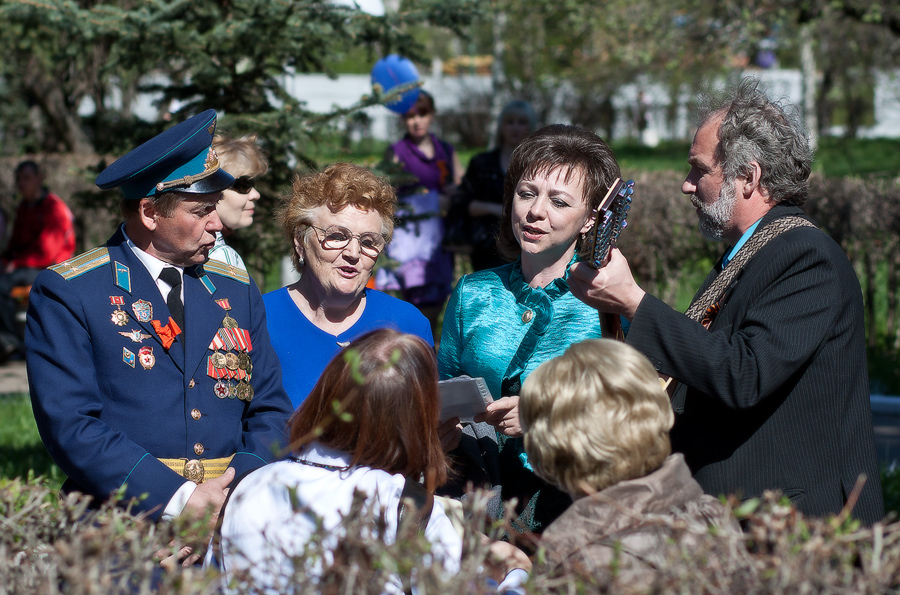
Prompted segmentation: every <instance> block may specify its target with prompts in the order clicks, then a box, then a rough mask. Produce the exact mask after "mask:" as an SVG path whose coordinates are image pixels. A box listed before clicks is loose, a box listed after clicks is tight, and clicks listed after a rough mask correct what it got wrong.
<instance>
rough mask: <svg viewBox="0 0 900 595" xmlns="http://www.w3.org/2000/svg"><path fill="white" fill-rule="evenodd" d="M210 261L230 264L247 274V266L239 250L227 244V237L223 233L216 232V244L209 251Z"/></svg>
mask: <svg viewBox="0 0 900 595" xmlns="http://www.w3.org/2000/svg"><path fill="white" fill-rule="evenodd" d="M209 259H210V260H218V261H219V262H224V263H225V264H230V265H232V266H235V267H237V268H239V269H241V270H242V271H244V272H245V273H246V272H247V266H246V265H245V264H244V259H243V258H241V255H240V254H238V253H237V250H235V249H234V248H232V247H231V246H229V245H228V244H226V243H225V237H224V236H223V235H222V232H221V231H217V232H216V243H215V244H214V245H213V247H212V248H210V250H209Z"/></svg>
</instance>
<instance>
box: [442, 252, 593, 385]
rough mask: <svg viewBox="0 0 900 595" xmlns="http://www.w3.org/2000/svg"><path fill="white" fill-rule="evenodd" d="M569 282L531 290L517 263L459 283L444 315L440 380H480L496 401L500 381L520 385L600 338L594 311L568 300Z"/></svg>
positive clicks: (478, 273)
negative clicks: (572, 348)
mask: <svg viewBox="0 0 900 595" xmlns="http://www.w3.org/2000/svg"><path fill="white" fill-rule="evenodd" d="M568 276H569V269H568V268H567V269H566V275H565V276H564V277H562V278H560V279H555V280H554V281H552V282H551V283H549V284H548V285H547V286H546V287H543V288H534V287H530V286H529V285H528V284H527V283H525V279H524V278H523V277H522V266H521V263H520V262H519V261H517V262H515V263H512V264H508V265H504V266H502V267H498V268H496V269H489V270H486V271H479V272H477V273H472V274H471V275H466V276H465V277H463V278H462V279H460V281H459V283H458V284H457V285H456V289H455V290H454V291H453V295H452V296H451V297H450V302H449V303H448V304H447V311H446V313H445V314H444V325H443V330H442V332H441V343H440V349H439V350H438V369H439V370H440V374H441V378H442V379H443V378H453V377H455V376H460V375H463V374H467V375H469V376H472V377H476V376H481V377H483V378H484V380H485V382H486V383H487V386H488V389H490V391H491V395H492V396H493V397H494V399H499V398H500V396H501V391H500V386H501V383H502V382H503V379H504V378H510V377H513V376H515V375H520V377H521V380H522V382H524V381H525V378H527V377H528V375H529V374H530V373H531V372H532V371H534V369H535V368H537V367H538V366H539V365H541V364H542V363H543V362H545V361H547V360H549V359H551V358H554V357H556V356H557V355H560V354H562V353H563V352H564V351H565V350H566V348H567V347H568V346H569V345H571V344H573V343H578V342H579V341H583V340H585V339H597V338H599V337H600V320H599V317H598V315H597V311H596V310H595V309H593V308H591V307H590V306H588V305H586V304H585V303H584V302H582V301H580V300H579V299H578V298H576V297H575V296H574V295H572V292H571V291H570V290H569V284H568V283H567V282H566V278H567V277H568ZM520 345H521V346H522V348H521V349H520V348H519V347H520ZM517 352H518V356H519V357H516V355H517Z"/></svg>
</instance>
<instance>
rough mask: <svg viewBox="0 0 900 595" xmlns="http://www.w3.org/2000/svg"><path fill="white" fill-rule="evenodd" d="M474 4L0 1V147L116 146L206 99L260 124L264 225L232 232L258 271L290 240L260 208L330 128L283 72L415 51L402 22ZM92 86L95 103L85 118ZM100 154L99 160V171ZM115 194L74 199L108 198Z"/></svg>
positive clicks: (139, 138)
mask: <svg viewBox="0 0 900 595" xmlns="http://www.w3.org/2000/svg"><path fill="white" fill-rule="evenodd" d="M474 7H475V3H474V1H473V0H410V1H408V2H405V3H404V4H403V6H402V8H401V10H400V11H398V12H394V13H389V14H387V15H385V16H380V17H379V16H372V15H369V14H366V13H364V12H362V11H361V10H359V9H357V8H355V7H348V6H340V5H336V4H333V3H331V2H328V1H326V0H140V1H139V0H106V1H97V0H0V19H2V21H3V23H4V26H3V27H0V52H2V54H3V55H4V57H5V60H4V61H2V63H0V75H2V77H3V81H4V85H3V86H2V89H0V99H2V101H0V126H2V133H3V138H4V139H6V140H7V145H8V146H7V147H6V150H7V152H15V153H21V152H41V151H60V152H73V153H82V154H83V153H96V154H99V155H110V156H119V155H121V154H123V153H124V152H125V151H127V150H128V149H130V148H132V147H134V146H136V145H137V144H139V143H140V142H143V141H145V140H147V139H149V138H150V137H152V136H153V135H155V134H157V133H158V132H160V131H161V130H162V129H163V128H164V127H165V126H167V125H168V122H169V121H180V120H183V119H185V118H187V117H188V116H190V115H193V114H195V113H198V112H199V111H201V110H203V109H208V108H213V109H215V110H217V112H218V113H219V115H220V123H219V129H220V130H226V131H227V132H229V133H231V134H235V135H240V134H245V133H250V132H256V133H257V134H259V138H260V140H261V143H262V145H263V147H264V148H265V149H266V150H267V152H268V153H269V157H270V161H271V166H272V167H271V168H270V173H269V174H268V175H267V176H266V178H265V179H263V180H262V183H263V188H262V190H263V193H264V197H265V199H264V200H263V201H261V205H260V209H259V210H258V217H257V219H258V223H257V224H256V225H255V226H254V227H253V228H252V230H253V231H252V233H248V232H244V233H239V234H238V235H236V236H235V238H234V240H233V243H234V244H235V245H236V246H237V247H238V249H239V250H240V251H241V252H242V253H244V255H245V259H246V260H248V264H249V265H250V266H251V268H253V269H255V272H257V273H260V272H263V271H265V269H266V268H267V266H268V265H269V264H270V263H271V262H272V261H273V260H274V258H273V257H274V254H276V253H280V252H283V251H286V250H287V245H286V243H285V242H284V240H282V239H281V238H280V237H278V234H277V233H275V231H274V229H273V226H272V223H271V218H270V217H267V216H266V215H267V214H268V213H269V211H270V210H271V208H272V202H273V201H272V198H273V197H274V196H276V195H278V194H279V193H281V192H283V191H284V190H285V189H286V188H287V186H288V184H289V181H290V178H291V176H292V172H293V171H294V169H295V167H296V166H297V165H298V164H301V165H305V166H315V165H316V164H315V163H314V160H313V159H312V158H311V157H310V149H311V148H312V147H313V146H314V142H315V141H316V140H317V139H318V138H320V137H322V136H323V134H326V133H328V132H329V131H330V130H332V124H331V123H330V122H329V121H328V119H327V118H321V117H319V116H316V115H314V114H311V113H309V112H308V111H307V110H306V109H305V108H304V105H303V103H302V102H301V101H299V100H298V99H296V98H294V97H292V96H291V95H289V94H288V93H287V92H286V91H285V89H284V87H283V82H284V80H285V78H286V77H288V76H290V75H292V74H295V73H306V72H324V73H327V74H333V66H334V65H336V64H338V63H340V62H341V61H342V60H343V59H344V58H345V57H346V56H347V55H348V54H349V53H353V54H354V55H356V56H358V55H359V53H360V51H362V52H364V54H365V55H367V56H368V57H369V58H370V60H369V61H370V63H374V62H375V61H376V60H377V59H379V58H381V57H382V56H384V55H386V54H388V53H391V52H396V53H401V54H404V55H407V56H411V57H414V58H415V57H418V58H423V57H424V53H423V47H422V45H421V44H420V43H419V42H417V41H416V40H415V39H414V38H413V36H412V35H411V34H410V33H409V29H410V27H411V26H413V25H422V24H428V25H429V26H431V27H447V28H450V29H452V30H453V31H455V32H456V33H457V34H461V33H462V30H463V28H464V27H466V26H467V25H468V24H469V23H470V21H471V19H472V16H473V15H474V14H475V13H476V11H475V8H474ZM138 92H153V93H156V95H155V96H156V97H158V99H157V100H156V104H155V105H156V107H157V108H158V110H159V115H160V118H159V119H158V121H154V122H143V121H140V120H138V119H137V118H136V117H135V116H134V115H133V114H132V112H131V105H132V103H131V100H132V99H134V98H135V97H136V95H137V93H138ZM86 98H87V99H90V100H92V101H93V104H94V107H95V111H94V113H93V114H92V115H90V116H88V117H81V116H80V115H79V113H78V109H79V107H80V106H81V105H82V102H83V100H84V99H86ZM353 99H360V98H353ZM374 102H375V99H374V98H373V99H369V100H368V101H362V102H361V103H360V105H365V104H367V103H368V104H371V103H374ZM10 145H12V146H10ZM107 163H108V159H107V160H101V159H99V158H98V163H97V167H96V169H97V170H99V169H101V168H102V167H103V166H105V165H106V164H107ZM91 173H95V172H87V174H86V175H89V174H91ZM116 197H117V194H116V193H110V194H109V195H108V196H107V197H106V198H105V199H102V200H99V199H97V197H96V196H90V197H82V198H81V199H79V198H77V197H76V200H75V203H76V205H75V206H78V205H77V203H78V201H79V200H82V201H83V202H84V203H85V204H91V205H97V204H102V206H103V207H104V208H105V209H107V210H108V209H109V208H110V207H112V203H113V202H114V201H115V200H116ZM273 251H274V252H273Z"/></svg>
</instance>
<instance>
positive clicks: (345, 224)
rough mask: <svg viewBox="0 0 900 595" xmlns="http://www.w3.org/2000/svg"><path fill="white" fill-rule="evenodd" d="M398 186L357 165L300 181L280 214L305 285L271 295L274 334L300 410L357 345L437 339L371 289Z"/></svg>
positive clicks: (409, 312)
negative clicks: (399, 336) (396, 338)
mask: <svg viewBox="0 0 900 595" xmlns="http://www.w3.org/2000/svg"><path fill="white" fill-rule="evenodd" d="M396 208H397V196H396V194H395V192H394V188H393V187H392V186H391V184H390V182H388V181H387V180H384V179H382V178H379V177H377V176H375V175H374V174H373V173H372V172H371V171H369V170H367V169H365V168H363V167H360V166H358V165H352V164H349V163H337V164H334V165H331V166H329V167H327V168H325V170H324V171H322V172H320V173H314V174H310V175H307V176H304V177H301V178H298V179H297V180H295V181H294V184H293V188H292V191H291V194H290V195H289V196H287V197H285V199H284V202H283V204H282V206H281V208H280V209H279V211H278V215H277V216H278V221H279V224H280V225H281V229H282V231H283V232H284V234H285V235H286V236H287V238H288V239H289V241H290V242H291V245H292V247H293V252H292V258H293V263H294V267H295V268H296V269H297V271H298V272H299V273H300V279H299V280H298V281H297V282H296V283H293V284H292V285H289V286H288V287H283V288H281V289H279V290H276V291H273V292H271V293H267V294H266V295H264V296H263V301H264V302H265V305H266V315H267V319H268V327H269V334H270V336H271V338H272V345H273V347H274V348H275V351H276V352H277V353H278V357H279V359H280V360H281V366H282V370H283V381H284V388H285V390H286V391H287V393H288V395H289V396H290V398H291V401H292V402H293V404H294V407H295V408H296V407H297V406H298V405H300V403H302V402H303V400H304V399H305V398H306V396H307V395H308V394H309V392H310V391H311V390H312V388H313V386H315V384H316V381H317V380H318V379H319V376H320V375H321V373H322V370H324V369H325V366H326V365H327V364H328V362H329V361H330V360H331V358H332V357H334V355H335V354H337V353H338V352H339V351H340V350H341V349H342V348H344V347H346V346H347V345H348V344H349V343H350V341H352V340H353V339H355V338H357V337H359V336H361V335H363V334H365V333H366V332H368V331H371V330H375V329H380V328H392V329H394V330H398V331H401V332H404V333H409V334H413V335H417V336H419V337H421V338H422V339H423V340H425V342H427V343H428V344H429V345H431V346H433V345H434V341H433V339H432V334H431V325H430V324H429V323H428V320H427V319H426V318H425V317H424V316H423V315H422V314H421V313H419V311H418V310H417V309H416V308H415V307H414V306H412V305H410V304H408V303H406V302H403V301H401V300H398V299H396V298H393V297H391V296H389V295H387V294H385V293H382V292H380V291H376V290H374V289H368V288H367V287H366V285H367V283H368V281H369V278H370V277H371V275H372V269H373V267H374V266H375V261H377V260H378V257H379V256H380V255H381V253H382V251H383V250H384V247H385V245H386V244H387V243H388V242H389V241H390V240H391V236H392V234H393V231H394V212H395V210H396Z"/></svg>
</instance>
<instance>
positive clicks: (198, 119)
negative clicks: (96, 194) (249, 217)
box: [95, 109, 234, 199]
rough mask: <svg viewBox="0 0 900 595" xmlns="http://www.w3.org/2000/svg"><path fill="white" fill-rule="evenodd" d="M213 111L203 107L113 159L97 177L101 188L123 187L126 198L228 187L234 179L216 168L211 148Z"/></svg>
mask: <svg viewBox="0 0 900 595" xmlns="http://www.w3.org/2000/svg"><path fill="white" fill-rule="evenodd" d="M215 132H216V112H215V110H211V109H210V110H206V111H205V112H203V113H201V114H197V115H196V116H193V117H191V118H189V119H187V120H185V121H184V122H182V123H181V124H178V125H176V126H173V127H171V128H169V129H168V130H166V131H165V132H163V133H161V134H158V135H156V136H154V137H153V138H151V139H150V140H148V141H147V142H145V143H144V144H142V145H141V146H139V147H138V148H136V149H133V150H132V151H131V152H130V153H128V154H127V155H125V156H124V157H122V158H120V159H118V160H116V161H115V162H114V163H113V164H112V165H110V166H109V167H107V168H106V169H105V170H103V172H102V173H101V174H100V175H99V176H97V179H96V180H95V183H96V184H97V186H99V187H100V188H102V189H104V190H106V189H109V188H116V187H121V188H122V194H123V195H125V198H135V199H140V198H145V197H150V196H154V195H156V194H161V193H163V192H168V191H178V192H186V193H188V194H210V193H213V192H219V191H221V190H225V189H227V188H230V187H231V185H232V184H233V183H234V178H233V177H231V175H230V174H229V173H228V172H226V171H225V170H223V169H220V168H219V159H218V157H217V156H216V152H215V150H213V149H212V148H210V145H211V144H212V139H213V136H214V135H215Z"/></svg>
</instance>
